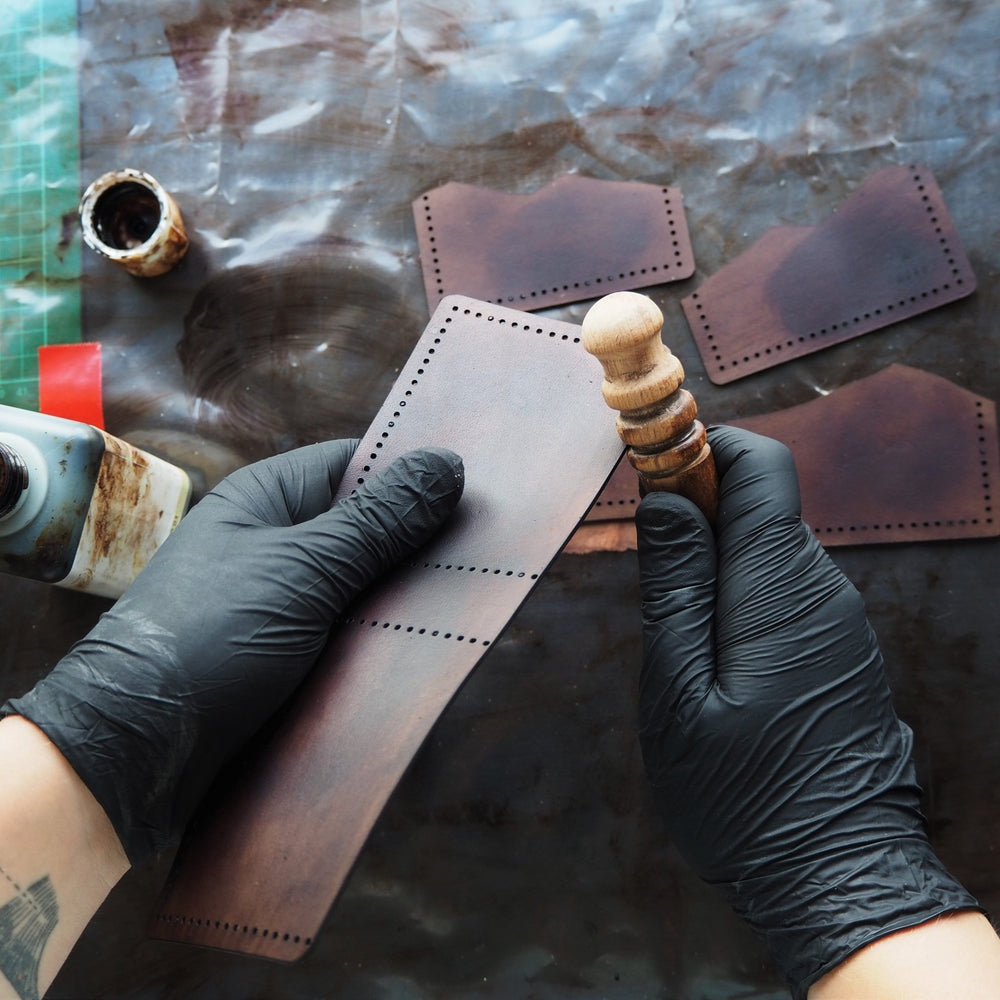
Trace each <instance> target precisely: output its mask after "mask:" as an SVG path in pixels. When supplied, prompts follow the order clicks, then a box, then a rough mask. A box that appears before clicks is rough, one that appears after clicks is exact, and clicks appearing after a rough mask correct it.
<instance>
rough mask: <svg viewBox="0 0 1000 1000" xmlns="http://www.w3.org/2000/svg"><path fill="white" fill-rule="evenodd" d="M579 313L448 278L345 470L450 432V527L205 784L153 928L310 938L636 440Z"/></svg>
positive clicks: (292, 942) (193, 938) (214, 942)
mask: <svg viewBox="0 0 1000 1000" xmlns="http://www.w3.org/2000/svg"><path fill="white" fill-rule="evenodd" d="M601 379H602V373H601V367H600V364H599V363H598V362H597V361H596V359H594V358H592V357H591V356H590V355H589V354H587V353H586V351H584V349H583V347H582V346H581V345H580V343H579V327H577V326H573V325H571V324H568V323H562V322H556V321H552V320H541V321H540V320H539V319H538V318H537V317H533V316H529V315H527V314H526V313H523V312H519V311H515V310H512V309H505V308H502V307H497V306H493V305H488V304H487V303H484V302H480V301H476V300H474V299H468V298H465V297H459V296H452V297H449V298H447V299H445V300H444V301H443V302H442V303H441V304H440V305H439V306H438V308H437V310H436V311H435V313H434V315H433V316H432V317H431V322H430V324H429V326H428V327H427V330H426V331H425V333H424V335H423V336H422V337H421V339H420V341H419V342H418V343H417V345H416V348H415V349H414V352H413V354H412V355H411V358H410V360H409V361H408V362H407V364H406V366H405V367H404V368H403V370H402V372H401V374H400V376H399V379H398V381H397V382H396V384H395V386H394V389H393V391H392V393H391V394H390V396H389V398H388V399H387V401H386V403H385V405H384V407H383V408H382V410H381V411H380V412H379V414H378V415H377V416H376V418H375V420H374V421H373V423H372V425H371V428H370V430H369V432H368V433H367V435H366V437H365V438H364V440H363V441H362V443H361V445H360V446H359V448H358V451H357V453H356V455H355V458H354V460H353V462H352V464H351V467H350V468H349V469H348V472H347V473H346V475H345V477H344V484H345V486H344V488H343V489H342V494H343V493H346V492H349V490H350V489H353V488H354V487H355V486H356V484H357V483H359V482H361V481H362V480H363V479H364V478H365V477H366V476H368V475H370V474H374V473H375V472H377V470H378V469H379V468H381V467H382V466H383V465H385V463H386V462H388V461H389V460H391V458H392V457H394V456H395V455H398V454H401V453H403V452H405V451H408V450H410V449H412V448H417V447H421V446H423V445H427V444H436V445H441V446H444V447H448V448H451V449H453V450H454V451H456V452H458V453H459V454H460V455H462V457H463V459H464V462H465V470H466V483H465V491H464V493H463V496H462V500H461V502H460V504H459V507H458V510H457V511H456V513H455V515H454V516H453V517H452V519H451V520H450V521H449V522H448V524H447V525H446V526H445V527H444V529H443V530H442V531H441V532H440V533H439V534H438V535H437V536H435V538H434V539H433V540H432V541H431V542H430V543H429V544H428V545H427V546H426V547H425V548H424V549H423V550H422V551H421V552H420V553H419V554H418V556H417V557H416V558H414V560H413V561H412V562H411V563H410V564H408V565H406V566H403V567H401V568H400V569H399V570H398V571H397V572H395V573H393V574H392V575H391V576H390V577H389V578H388V579H387V580H385V581H384V582H383V583H382V584H380V585H378V586H376V587H375V588H373V589H372V590H371V591H370V592H369V593H368V594H367V595H366V596H364V597H363V598H362V599H361V600H359V602H358V603H357V604H356V606H355V607H354V608H352V609H351V611H350V613H349V614H348V615H347V616H346V617H345V619H344V620H343V621H342V622H340V623H339V627H337V628H335V630H334V633H333V636H332V638H331V641H330V644H329V646H328V648H327V649H326V651H325V652H324V654H323V656H322V658H321V660H320V662H319V664H318V665H317V667H316V668H315V670H314V671H313V672H312V674H311V675H310V677H309V678H308V679H307V681H306V682H305V684H304V685H303V686H302V688H300V690H299V691H298V692H297V693H296V695H295V697H294V698H293V700H292V702H291V704H290V705H289V706H287V707H286V708H285V709H283V710H282V711H281V712H280V713H279V716H278V718H277V719H276V720H275V721H274V724H273V725H271V726H270V727H269V730H268V731H267V733H266V734H261V736H260V738H259V739H258V740H257V741H256V745H255V746H254V747H253V748H252V749H251V750H250V752H249V753H248V754H247V756H246V759H245V760H244V761H242V762H241V763H240V765H239V766H238V767H237V768H236V769H235V771H233V772H230V773H228V774H227V775H226V776H225V778H224V780H223V781H221V782H220V783H219V784H217V786H216V788H215V789H214V791H213V793H212V794H211V795H210V796H209V802H208V803H206V805H205V807H204V808H203V810H202V812H201V814H200V815H199V816H198V817H196V820H195V822H194V823H193V824H192V827H191V829H190V830H189V833H188V835H187V837H186V839H185V842H184V843H183V844H182V847H181V850H180V852H179V853H178V857H177V861H176V863H175V866H174V870H173V872H172V875H171V878H170V880H169V882H168V886H167V889H166V890H165V894H164V897H163V899H162V901H161V904H160V907H159V910H158V913H157V914H156V915H155V917H154V919H153V922H152V927H151V934H152V935H153V936H154V937H157V938H162V939H166V940H172V941H185V942H190V943H194V944H200V945H207V946H212V947H217V948H225V949H229V950H233V951H240V952H246V953H250V954H254V955H260V956H266V957H268V958H273V959H279V960H284V961H290V960H294V959H296V958H299V957H300V956H301V955H303V954H304V953H305V951H306V950H307V949H308V948H309V946H310V945H311V944H312V942H313V941H314V940H315V938H316V935H317V934H318V933H319V931H320V928H321V925H322V923H323V920H324V918H325V917H326V914H327V912H328V910H329V909H330V906H331V904H332V903H333V901H334V899H335V897H336V896H337V894H338V892H339V891H340V888H341V886H342V885H343V884H344V881H345V879H346V878H347V876H348V874H349V873H350V871H351V868H352V866H353V864H354V861H355V859H356V857H357V856H358V853H359V852H360V851H361V849H362V847H363V845H364V843H365V840H366V838H367V837H368V834H369V832H370V830H371V828H372V826H373V825H374V823H375V821H376V820H377V819H378V817H379V814H380V812H381V810H382V808H383V806H384V804H385V802H386V800H387V799H388V797H389V795H390V794H391V792H392V790H393V789H394V787H395V786H396V784H397V782H398V781H399V778H400V777H401V776H402V774H403V772H404V771H405V769H406V768H407V766H408V764H409V763H410V761H411V760H412V759H413V757H414V755H415V754H416V753H417V751H418V749H419V748H420V746H421V743H422V742H423V740H424V738H425V737H426V736H427V734H428V732H429V731H430V729H431V727H432V726H433V725H434V722H435V720H436V719H437V718H438V716H439V715H440V714H441V712H442V711H444V709H445V707H446V706H447V704H448V702H449V701H450V700H451V698H452V696H453V695H454V694H455V692H456V691H457V689H458V687H459V686H460V685H461V683H462V682H463V681H464V680H465V678H466V677H467V676H468V674H469V672H470V671H471V670H472V669H473V668H474V667H475V666H476V664H477V663H478V662H479V660H480V659H481V658H482V656H483V655H484V654H485V653H486V652H487V651H488V650H489V648H490V645H491V644H492V643H493V642H494V641H495V640H496V638H497V636H498V635H499V634H500V632H501V630H502V629H503V628H504V626H505V625H506V624H507V622H508V621H509V619H510V618H511V616H512V615H513V614H514V612H515V611H516V609H517V608H518V606H519V605H520V604H521V602H522V601H523V600H524V599H525V597H527V595H528V593H529V592H530V591H531V589H532V588H533V587H534V586H535V583H536V581H537V580H538V578H539V575H540V574H541V573H542V572H543V570H544V569H545V567H546V566H547V565H548V563H549V562H550V561H551V560H552V559H553V558H554V557H555V555H556V554H557V553H558V551H559V549H560V548H561V547H562V545H563V544H564V543H565V541H566V539H567V538H568V536H569V535H570V534H571V532H572V531H573V529H574V528H575V527H576V525H577V524H578V522H579V521H580V520H581V519H582V518H583V516H584V515H585V513H586V511H587V509H588V507H589V506H590V505H591V503H592V502H593V500H594V498H595V497H596V495H597V494H598V492H599V491H600V490H601V488H602V487H603V485H604V483H605V481H606V480H607V478H608V476H609V475H610V474H611V471H612V469H613V468H614V465H615V463H616V462H617V460H618V459H619V457H620V456H621V454H622V444H621V442H620V441H619V439H618V436H617V434H616V433H615V430H614V422H613V421H612V420H609V419H608V410H607V407H606V406H605V404H604V400H603V399H602V397H601V392H600V383H601Z"/></svg>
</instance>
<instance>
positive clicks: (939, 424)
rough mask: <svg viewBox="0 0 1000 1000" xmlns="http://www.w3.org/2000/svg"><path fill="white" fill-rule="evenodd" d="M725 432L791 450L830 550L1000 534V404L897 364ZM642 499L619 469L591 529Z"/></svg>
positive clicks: (625, 470) (805, 500)
mask: <svg viewBox="0 0 1000 1000" xmlns="http://www.w3.org/2000/svg"><path fill="white" fill-rule="evenodd" d="M726 422H727V423H729V424H732V425H733V426H736V427H745V428H746V429H747V430H752V431H756V432H757V433H758V434H764V435H766V436H767V437H771V438H775V439H776V440H778V441H782V442H784V443H785V444H786V445H788V447H789V448H790V449H791V450H792V454H793V455H794V456H795V464H796V468H797V469H798V473H799V482H800V485H801V491H802V517H803V520H804V521H805V522H806V524H808V525H809V526H810V527H811V528H812V529H813V531H814V532H815V533H816V535H817V537H818V538H819V540H820V541H821V542H822V543H823V545H824V546H827V547H829V546H836V545H863V544H874V543H886V542H926V541H937V540H943V539H954V538H989V537H994V536H997V535H1000V519H998V518H997V515H996V500H997V497H998V491H1000V458H998V453H997V450H998V449H997V436H998V435H997V415H996V405H995V404H994V403H993V402H992V401H991V400H989V399H985V398H984V397H982V396H977V395H976V394H974V393H971V392H969V391H968V390H966V389H963V388H961V387H960V386H957V385H955V384H953V383H952V382H949V381H948V380H947V379H944V378H942V377H941V376H939V375H932V374H930V373H929V372H924V371H920V370H919V369H916V368H910V367H908V366H906V365H898V364H897V365H890V366H889V367H888V368H885V369H883V370H882V371H880V372H878V373H876V374H874V375H870V376H869V377H867V378H864V379H860V380H859V381H857V382H853V383H851V384H849V385H846V386H843V387H841V388H839V389H836V390H834V391H833V392H831V393H830V394H829V395H826V396H821V397H819V398H817V399H814V400H810V401H809V402H807V403H802V404H801V405H799V406H793V407H790V408H789V409H786V410H781V411H778V412H776V413H767V414H762V415H760V416H756V417H744V418H741V419H733V420H728V421H726ZM629 473H631V475H628V474H629ZM638 501H639V490H638V484H637V480H636V476H635V473H634V472H633V471H632V470H631V468H630V467H629V465H628V463H627V462H625V461H623V462H621V463H620V465H619V466H618V468H617V469H616V470H615V473H614V475H613V476H612V477H611V479H610V480H609V481H608V485H607V486H606V487H605V489H604V490H603V491H602V492H601V495H600V497H599V498H598V502H597V503H596V504H595V505H594V508H593V509H592V511H591V513H590V515H588V520H600V519H602V518H607V517H613V516H614V512H615V511H621V512H622V513H621V514H619V515H618V516H619V517H629V516H631V515H632V514H633V513H634V510H635V505H636V504H637V503H638Z"/></svg>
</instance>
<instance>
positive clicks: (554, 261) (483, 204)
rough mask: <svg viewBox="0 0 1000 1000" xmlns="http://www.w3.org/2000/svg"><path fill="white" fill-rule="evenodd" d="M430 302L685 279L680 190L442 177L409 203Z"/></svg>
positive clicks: (512, 299)
mask: <svg viewBox="0 0 1000 1000" xmlns="http://www.w3.org/2000/svg"><path fill="white" fill-rule="evenodd" d="M413 218H414V222H415V223H416V228H417V240H418V243H419V247H420V263H421V267H422V269H423V277H424V288H425V290H426V292H427V301H428V303H429V304H430V307H431V309H434V307H435V306H436V305H437V303H438V302H439V301H440V300H441V299H442V298H443V297H444V296H445V295H449V294H452V293H458V294H462V295H472V296H475V297H476V298H479V299H484V300H487V301H490V302H495V303H498V304H506V305H511V306H514V307H516V308H518V309H525V310H529V311H530V310H534V309H541V308H544V307H546V306H555V305H562V304H565V303H567V302H578V301H581V300H584V299H592V298H596V297H598V296H601V295H606V294H608V293H609V292H615V291H623V290H628V289H633V288H643V287H646V286H649V285H658V284H662V283H664V282H669V281H678V280H680V279H682V278H689V277H691V275H692V274H694V267H695V263H694V253H693V252H692V249H691V240H690V237H689V235H688V227H687V220H686V218H685V215H684V203H683V198H682V196H681V192H680V189H679V188H675V187H661V186H659V185H656V184H642V183H636V182H631V181H607V180H597V179H595V178H590V177H580V176H578V175H575V174H570V175H567V176H564V177H561V178H559V179H558V180H556V181H554V182H553V183H552V184H549V185H546V186H545V187H543V188H540V189H539V190H537V191H534V192H532V193H531V194H510V193H507V192H502V191H494V190H491V189H489V188H484V187H478V186H476V185H471V184H460V183H456V182H451V183H448V184H445V185H443V186H442V187H438V188H435V189H434V190H432V191H428V192H427V193H425V194H423V195H422V196H421V197H419V198H417V199H415V200H414V202H413Z"/></svg>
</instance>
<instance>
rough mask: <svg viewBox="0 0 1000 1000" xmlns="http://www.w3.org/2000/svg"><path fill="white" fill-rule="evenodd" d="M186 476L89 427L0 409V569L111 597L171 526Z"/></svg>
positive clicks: (186, 489) (187, 491)
mask: <svg viewBox="0 0 1000 1000" xmlns="http://www.w3.org/2000/svg"><path fill="white" fill-rule="evenodd" d="M190 498H191V481H190V479H189V478H188V475H187V473H186V472H184V471H183V470H182V469H178V468H176V467H175V466H173V465H171V464H170V463H169V462H165V461H163V460H162V459H160V458H157V457H156V456H154V455H149V454H147V453H146V452H144V451H140V450H139V449H138V448H134V447H133V446H132V445H130V444H128V443H127V442H125V441H122V440H120V439H118V438H116V437H113V436H112V435H110V434H107V433H105V432H104V431H102V430H99V429H98V428H96V427H92V426H90V425H89V424H83V423H78V422H76V421H73V420H65V419H63V418H62V417H52V416H49V415H47V414H43V413H35V412H34V411H32V410H22V409H19V408H17V407H12V406H4V405H2V404H0V571H2V572H5V573H13V574H16V575H18V576H24V577H29V578H31V579H33V580H41V581H44V582H46V583H54V584H57V585H59V586H62V587H70V588H72V589H74V590H83V591H87V592H88V593H92V594H98V595H100V596H102V597H119V596H120V595H121V594H122V592H123V591H124V590H125V588H126V587H127V586H128V585H129V584H130V583H131V582H132V580H133V579H135V577H136V575H137V574H138V572H139V571H140V570H141V569H142V568H143V567H144V566H145V565H146V563H147V562H148V561H149V559H150V557H151V556H152V555H153V553H154V552H155V551H156V550H157V549H158V548H159V547H160V545H161V544H162V543H163V541H164V540H165V539H166V538H167V536H168V535H169V534H170V532H171V531H173V530H174V528H175V527H176V526H177V524H178V522H179V521H180V519H181V517H182V516H183V515H184V513H185V511H186V510H187V507H188V503H189V502H190Z"/></svg>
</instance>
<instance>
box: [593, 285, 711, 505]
mask: <svg viewBox="0 0 1000 1000" xmlns="http://www.w3.org/2000/svg"><path fill="white" fill-rule="evenodd" d="M662 329H663V314H662V313H661V312H660V310H659V308H658V307H657V305H656V303H655V302H653V301H652V299H650V298H648V297H647V296H645V295H639V294H638V293H637V292H614V293H612V294H611V295H606V296H604V298H602V299H599V300H598V301H597V302H596V303H595V304H594V305H593V306H592V307H591V308H590V310H589V311H588V312H587V315H586V316H585V317H584V320H583V338H582V339H583V346H584V347H585V348H586V349H587V350H588V351H589V352H590V353H591V354H593V355H594V356H595V357H596V358H597V359H598V360H599V361H600V362H601V365H602V366H603V368H604V383H603V385H602V386H601V389H602V391H603V393H604V399H605V402H607V404H608V406H610V407H611V408H612V409H613V410H617V411H618V413H619V416H618V420H617V427H618V434H619V435H620V437H621V439H622V441H624V442H625V444H626V445H628V450H627V454H628V460H629V462H630V463H631V464H632V467H633V468H634V469H635V470H636V472H637V473H638V474H639V483H640V485H641V487H642V491H643V492H644V493H645V492H649V491H655V490H664V491H667V492H670V493H679V494H680V495H681V496H684V497H687V498H688V499H689V500H691V501H692V502H694V503H695V504H696V505H697V506H698V507H699V508H700V510H701V511H702V513H703V514H704V515H705V516H706V517H707V518H708V520H709V523H713V524H714V522H715V511H716V507H717V505H718V479H717V477H716V472H715V461H714V459H713V458H712V451H711V449H710V448H709V446H708V436H707V435H706V433H705V428H704V426H703V425H702V423H701V421H700V420H698V419H697V416H698V407H697V405H696V404H695V401H694V397H693V396H692V395H691V393H690V392H688V391H687V389H682V388H681V383H682V382H683V381H684V369H683V367H682V366H681V363H680V361H678V360H677V358H675V357H674V355H673V354H671V353H670V350H669V349H668V348H667V347H666V346H665V345H664V343H663V341H662V339H661V330H662Z"/></svg>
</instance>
